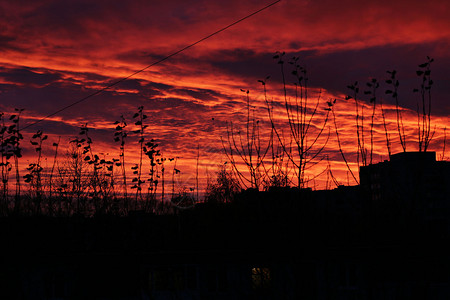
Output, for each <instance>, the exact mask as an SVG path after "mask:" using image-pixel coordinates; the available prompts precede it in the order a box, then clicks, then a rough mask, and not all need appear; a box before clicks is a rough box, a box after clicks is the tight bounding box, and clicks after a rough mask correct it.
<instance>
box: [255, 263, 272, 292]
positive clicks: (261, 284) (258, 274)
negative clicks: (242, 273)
mask: <svg viewBox="0 0 450 300" xmlns="http://www.w3.org/2000/svg"><path fill="white" fill-rule="evenodd" d="M270 281H271V276H270V269H269V268H252V287H253V288H254V289H267V288H269V287H270Z"/></svg>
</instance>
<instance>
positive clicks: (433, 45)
mask: <svg viewBox="0 0 450 300" xmlns="http://www.w3.org/2000/svg"><path fill="white" fill-rule="evenodd" d="M269 3H270V1H267V2H261V1H255V0H248V1H235V0H230V1H215V0H214V1H200V0H199V1H179V0H168V1H102V0H99V1H87V0H67V1H56V0H35V1H22V0H18V1H6V0H0V53H1V55H0V112H1V111H3V112H4V113H5V115H6V116H9V115H10V114H12V113H13V111H14V108H23V109H25V110H24V112H23V114H22V119H21V124H22V126H26V125H27V124H31V123H33V122H35V121H37V120H39V119H41V118H43V117H44V116H47V115H49V114H51V113H53V112H55V111H57V110H59V109H61V108H63V107H65V106H67V105H70V104H71V103H73V102H76V101H78V100H80V99H82V98H83V97H85V96H87V95H89V94H91V93H93V92H95V91H96V90H99V89H101V88H103V87H105V86H107V85H108V84H110V83H111V82H114V81H115V80H118V79H120V78H123V77H125V76H128V75H130V74H132V73H133V72H135V71H137V70H140V69H142V68H144V67H146V66H147V65H149V64H152V63H153V62H155V61H157V60H159V59H161V58H163V57H164V56H166V55H168V54H170V53H173V52H174V51H176V50H178V49H180V48H183V47H184V46H186V45H189V44H190V43H192V42H195V41H197V40H199V39H201V38H203V37H205V36H207V35H208V34H210V33H212V32H214V31H216V30H218V29H220V28H222V27H224V26H226V25H229V24H230V23H232V22H234V21H236V20H238V19H240V18H242V17H245V16H246V15H248V14H250V13H252V12H254V11H256V10H258V9H259V8H261V7H263V6H265V5H267V4H269ZM449 16H450V4H449V3H448V1H445V0H431V1H418V0H404V1H397V0H390V1H384V0H381V1H356V0H348V1H345V0H344V1H332V0H318V1H309V0H297V1H294V0H282V1H281V2H279V3H277V4H275V5H274V6H272V7H270V8H269V9H267V10H265V11H263V12H261V13H259V14H257V15H255V16H253V17H251V18H249V19H247V20H245V21H243V22H241V23H239V24H237V25H236V26H233V27H231V28H229V29H228V30H226V31H224V32H221V33H220V34H218V35H216V36H213V37H211V38H210V39H208V40H206V41H204V42H202V43H200V44H198V45H196V46H194V47H192V48H190V49H188V50H186V51H184V52H182V53H180V54H179V55H176V56H174V57H172V58H170V59H169V60H167V61H164V62H163V63H161V64H158V65H156V66H154V67H152V68H149V69H147V70H146V71H145V72H142V73H139V74H137V75H136V76H134V77H132V78H130V79H128V80H126V81H124V82H122V83H120V84H119V85H116V86H114V87H113V88H111V89H109V90H107V91H104V92H102V93H101V94H99V95H97V96H95V97H92V98H90V99H88V100H86V101H85V102H83V103H80V104H78V105H75V106H73V107H71V108H69V109H67V110H64V111H63V112H61V113H59V114H57V115H55V116H52V117H50V118H48V119H46V120H44V121H42V122H40V123H38V124H36V125H34V126H31V127H29V128H27V129H26V130H25V131H24V133H23V134H24V136H25V139H24V141H23V147H24V158H23V159H22V161H23V164H24V166H25V165H26V164H28V163H29V162H32V161H33V160H34V150H33V148H31V145H30V144H29V140H30V137H31V135H32V134H33V133H35V132H36V131H37V130H42V131H43V132H44V133H45V134H48V135H49V137H50V139H49V140H50V141H47V142H48V143H47V145H46V144H44V158H45V159H46V162H44V166H48V165H50V164H51V162H52V156H51V155H52V146H51V145H52V140H55V139H58V137H61V146H63V145H67V144H68V141H69V140H70V139H73V137H75V136H77V134H78V132H79V130H78V128H79V127H80V126H81V125H82V124H87V126H88V127H89V128H91V129H90V134H91V136H92V139H93V141H94V143H93V145H92V147H93V150H94V151H95V152H96V153H105V155H106V153H108V157H110V158H111V157H117V153H118V147H119V145H118V144H115V143H114V142H113V133H114V127H115V126H114V125H113V123H114V121H116V120H119V118H120V116H121V115H124V117H125V118H126V119H127V120H128V121H129V124H130V126H129V129H130V130H132V129H133V126H131V125H132V123H133V122H132V116H133V114H134V113H135V112H136V111H137V107H139V106H141V105H142V106H144V110H145V113H146V114H147V115H148V116H149V118H148V119H147V120H146V122H147V124H148V125H149V128H148V129H147V137H148V139H150V138H153V139H155V140H156V141H157V142H158V143H159V147H160V149H161V151H162V152H163V154H164V156H165V157H179V159H178V162H177V166H178V168H179V169H180V170H181V177H180V178H179V179H178V181H179V182H178V185H179V187H180V188H181V187H183V186H185V187H188V188H189V187H193V185H194V176H195V165H196V155H197V145H199V147H200V159H199V160H200V168H199V169H200V170H199V172H200V177H201V180H202V182H203V183H202V184H204V182H205V178H206V177H207V176H208V175H207V174H209V176H214V175H213V174H214V172H215V170H216V169H217V165H218V164H221V163H223V162H225V161H226V157H225V156H224V155H223V151H222V145H221V142H220V138H221V137H223V138H225V137H226V124H227V122H234V123H235V124H239V123H240V122H242V121H243V120H245V107H246V106H245V105H246V98H245V93H243V92H242V91H241V89H244V90H249V91H250V93H249V95H250V99H251V103H252V106H254V107H255V110H256V114H257V116H258V118H259V119H260V120H261V124H262V125H261V126H262V128H261V132H262V134H263V135H264V134H265V133H267V132H269V127H268V124H267V122H266V121H267V112H266V104H265V101H264V94H263V89H262V86H261V84H260V83H259V82H258V80H259V79H264V78H265V77H266V76H269V75H270V79H269V80H268V81H267V92H268V96H269V99H270V100H273V101H274V102H275V103H280V104H282V103H283V98H282V95H283V90H282V86H281V74H280V65H279V64H277V61H276V60H274V59H273V56H274V54H275V52H276V51H285V52H286V55H285V57H286V60H289V58H290V57H293V56H296V57H300V60H299V62H300V63H301V65H303V66H305V67H306V69H307V70H308V74H309V85H310V87H311V94H310V97H311V99H315V97H316V95H317V92H318V91H321V98H322V100H323V101H322V102H321V104H320V106H319V110H320V113H319V114H318V115H317V117H318V120H319V123H320V118H323V117H324V113H325V110H324V108H326V102H325V101H327V100H329V99H337V102H336V105H335V107H334V109H335V113H336V117H337V124H338V127H339V134H340V138H341V142H342V145H343V148H344V151H345V152H346V154H347V155H348V160H349V161H350V165H351V167H352V168H353V169H354V171H355V172H357V165H356V154H355V153H356V151H357V146H356V144H357V140H356V129H355V116H354V110H355V108H354V102H352V100H345V96H346V95H347V94H349V92H350V91H349V90H348V88H347V86H348V85H349V84H352V83H354V82H355V81H358V82H359V84H360V86H361V97H362V99H363V100H364V103H366V114H367V115H369V114H370V109H371V108H370V104H369V102H368V99H369V98H368V97H367V96H364V95H363V93H362V91H363V90H364V89H366V87H365V84H366V82H368V81H370V80H371V79H372V78H377V79H378V81H379V82H380V83H381V86H380V88H379V90H378V97H379V98H380V99H382V101H383V105H384V108H385V109H386V119H387V123H388V130H389V132H390V137H391V142H392V147H393V152H394V153H395V152H399V151H401V147H400V142H399V139H398V135H397V134H396V123H395V118H396V116H395V101H394V99H393V98H392V97H391V96H390V95H386V94H385V93H384V91H385V90H386V89H388V85H387V84H385V80H386V79H388V77H389V75H388V74H387V73H386V71H387V70H394V69H395V70H397V78H398V79H399V81H400V86H399V102H400V106H401V108H402V112H403V117H404V125H405V131H406V135H407V141H408V144H407V150H409V151H417V133H416V132H417V115H416V112H415V111H416V107H417V105H418V103H419V101H420V97H419V95H418V94H417V93H413V89H414V88H416V87H418V86H419V85H420V78H419V77H418V76H417V75H416V70H418V65H419V64H421V63H423V62H425V61H426V57H427V56H430V57H432V58H434V60H435V61H434V62H433V63H432V65H431V70H432V73H431V76H432V79H433V81H434V85H433V87H432V115H433V120H432V122H433V124H432V126H433V128H434V126H435V130H436V133H435V135H434V137H433V140H432V142H431V146H430V150H433V151H436V152H437V156H438V158H440V157H441V156H442V147H443V144H444V143H443V140H444V128H445V127H449V125H450V122H449V116H450V104H449V103H450V102H449V99H450V18H449ZM285 67H286V70H287V73H290V69H289V65H288V64H286V66H285ZM293 80H294V78H290V77H288V79H287V82H288V84H290V83H291V82H293ZM311 101H312V100H311ZM282 118H283V117H282V116H281V115H280V116H279V119H280V120H281V119H282ZM368 119H369V118H367V121H366V122H367V123H366V125H368V124H369V123H368V122H369V121H368ZM376 121H377V122H378V123H377V124H378V126H376V127H375V148H374V154H375V156H374V159H375V161H376V162H378V161H380V160H382V159H383V160H384V159H387V158H388V154H387V149H386V146H385V140H384V134H385V133H384V129H383V128H382V126H381V125H380V124H381V123H380V122H381V116H380V114H378V115H377V120H376ZM329 125H330V126H331V127H330V132H331V134H330V140H329V142H328V144H327V146H326V148H325V150H324V152H323V153H324V155H328V157H329V161H330V166H331V169H332V171H333V173H334V175H335V176H336V177H337V179H338V181H339V182H340V183H341V184H347V176H346V168H345V165H344V163H343V161H342V158H341V156H340V153H339V151H338V149H337V143H336V136H335V134H334V127H333V124H332V123H329ZM264 126H265V127H264ZM327 130H328V129H326V131H327ZM64 147H66V146H64ZM127 149H128V150H127V151H128V152H127V156H128V159H129V166H130V167H131V166H132V163H133V162H134V161H135V159H136V158H137V156H138V144H137V138H136V137H135V136H133V135H130V137H129V138H128V141H127ZM448 156H449V154H448V152H447V155H446V157H447V159H448ZM46 164H47V165H46ZM327 166H328V163H327V162H326V161H324V162H322V163H320V164H318V165H317V166H316V167H315V168H313V169H311V170H310V171H309V172H310V173H309V176H313V175H314V174H318V173H320V172H322V171H323V170H325V169H326V168H327ZM326 180H327V177H326V174H325V173H324V175H323V176H322V177H318V178H317V179H316V180H314V182H311V183H310V184H309V185H310V186H315V187H316V188H324V187H325V185H326ZM349 183H350V184H355V182H354V181H352V180H351V179H350V181H349Z"/></svg>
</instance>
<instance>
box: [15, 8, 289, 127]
mask: <svg viewBox="0 0 450 300" xmlns="http://www.w3.org/2000/svg"><path fill="white" fill-rule="evenodd" d="M280 1H281V0H277V1H275V2H272V3H270V4H268V5H266V6H264V7H262V8H260V9H258V10H256V11H254V12H253V13H251V14H249V15H247V16H245V17H243V18H241V19H239V20H237V21H234V22H233V23H231V24H229V25H227V26H225V27H223V28H221V29H219V30H217V31H215V32H213V33H211V34H209V35H207V36H205V37H203V38H201V39H199V40H198V41H196V42H193V43H192V44H189V45H187V46H185V47H183V48H181V49H179V50H177V51H175V52H173V53H171V54H169V55H167V56H165V57H163V58H161V59H159V60H157V61H155V62H153V63H152V64H150V65H148V66H146V67H145V68H142V69H140V70H138V71H136V72H134V73H132V74H130V75H128V76H126V77H123V78H121V79H119V80H116V81H114V82H112V83H110V84H108V85H107V86H105V87H103V88H101V89H99V90H97V91H95V92H93V93H91V94H89V95H87V96H85V97H83V98H81V99H79V100H77V101H75V102H73V103H71V104H69V105H67V106H65V107H63V108H61V109H59V110H57V111H55V112H53V113H51V114H48V115H46V116H45V117H43V118H42V119H39V120H37V121H34V122H32V123H30V124H28V125H26V126H24V127H22V128H21V130H24V129H27V128H30V127H32V126H34V125H36V124H38V123H40V122H42V121H44V120H46V119H48V118H50V117H53V116H54V115H57V114H59V113H60V112H62V111H64V110H66V109H69V108H71V107H73V106H75V105H77V104H79V103H81V102H83V101H86V100H88V99H90V98H92V97H94V96H96V95H98V94H100V93H102V92H104V91H106V90H108V89H110V88H112V87H113V86H115V85H118V84H119V83H121V82H123V81H125V80H127V79H129V78H131V77H133V76H135V75H137V74H139V73H142V72H144V71H145V70H147V69H149V68H151V67H153V66H155V65H157V64H159V63H162V62H163V61H165V60H168V59H169V58H171V57H173V56H175V55H177V54H179V53H181V52H183V51H186V50H187V49H189V48H191V47H193V46H195V45H197V44H199V43H201V42H203V41H205V40H207V39H209V38H211V37H213V36H214V35H216V34H218V33H220V32H222V31H225V30H227V29H228V28H230V27H232V26H234V25H236V24H238V23H240V22H242V21H244V20H246V19H248V18H250V17H252V16H254V15H256V14H258V13H260V12H262V11H263V10H266V9H268V8H269V7H271V6H273V5H275V4H276V3H278V2H280Z"/></svg>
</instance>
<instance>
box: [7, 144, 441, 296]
mask: <svg viewBox="0 0 450 300" xmlns="http://www.w3.org/2000/svg"><path fill="white" fill-rule="evenodd" d="M449 175H450V164H449V163H448V162H442V161H436V159H435V153H432V152H429V153H428V152H427V153H414V152H413V153H399V154H395V155H392V156H391V158H390V161H385V162H381V163H378V164H374V165H370V166H367V167H362V168H361V170H360V181H361V184H360V185H358V186H340V187H338V188H336V189H333V190H324V191H312V190H311V189H302V190H299V189H297V188H272V189H270V190H268V191H265V192H258V191H255V190H251V189H250V190H246V191H243V192H242V193H240V194H239V195H238V196H237V197H236V199H235V200H234V201H233V202H232V203H201V204H198V205H197V206H196V207H195V208H193V209H188V210H183V211H180V212H179V213H177V214H175V215H163V216H161V215H151V214H144V213H139V212H136V213H133V214H130V215H129V216H127V217H117V216H103V217H101V216H98V217H95V218H81V217H71V218H47V217H34V218H11V219H8V218H3V219H0V235H1V236H2V240H3V241H4V242H5V243H4V244H3V245H2V248H1V259H2V261H1V262H2V267H1V268H0V284H2V285H3V286H2V288H1V289H0V298H2V299H3V298H4V299H54V300H56V299H183V300H184V299H199V300H200V299H320V300H326V299H449V297H450V247H449V246H448V245H449V244H450V243H449V242H450V234H449V232H450V230H449V228H450V227H449V224H450V216H449V207H450V205H449V202H450V196H449V195H450V193H449V188H450V182H449V180H450V176H449ZM2 293H3V294H2ZM2 296H3V297H2Z"/></svg>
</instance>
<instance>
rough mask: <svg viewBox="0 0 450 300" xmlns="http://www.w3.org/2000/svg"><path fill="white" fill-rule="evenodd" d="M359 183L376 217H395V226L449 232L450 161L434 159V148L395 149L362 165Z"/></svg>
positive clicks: (387, 218)
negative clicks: (384, 156) (423, 150)
mask: <svg viewBox="0 0 450 300" xmlns="http://www.w3.org/2000/svg"><path fill="white" fill-rule="evenodd" d="M360 185H361V188H362V189H363V190H364V192H365V193H366V194H367V195H368V196H367V197H366V201H368V204H369V205H370V206H371V207H370V209H371V211H372V213H373V214H374V215H375V217H378V218H380V219H381V220H383V221H384V222H386V221H389V224H390V225H394V224H392V222H394V223H395V222H396V221H397V222H396V224H395V226H396V227H397V228H398V227H402V226H403V227H405V226H407V227H409V228H410V229H413V228H414V231H423V230H425V231H430V232H433V233H438V232H443V231H446V233H447V234H448V232H449V230H450V227H449V226H450V162H447V161H436V153H435V152H403V153H398V154H394V155H392V156H391V157H390V160H389V161H384V162H380V163H377V164H373V165H369V166H366V167H361V170H360ZM374 221H376V220H374ZM402 229H403V230H406V228H402Z"/></svg>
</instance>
